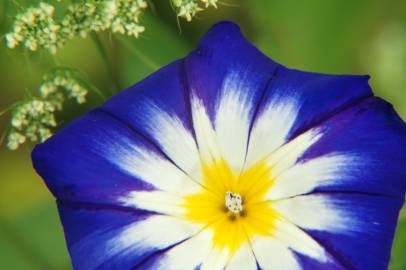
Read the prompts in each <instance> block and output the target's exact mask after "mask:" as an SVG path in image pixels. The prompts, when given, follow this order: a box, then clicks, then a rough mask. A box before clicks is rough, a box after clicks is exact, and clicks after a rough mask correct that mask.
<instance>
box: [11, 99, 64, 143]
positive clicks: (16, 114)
mask: <svg viewBox="0 0 406 270" xmlns="http://www.w3.org/2000/svg"><path fill="white" fill-rule="evenodd" d="M55 110H56V108H55V106H54V105H53V104H52V103H51V102H49V101H46V100H41V99H37V98H32V99H29V100H26V101H24V102H22V103H21V104H19V105H18V106H16V108H15V109H14V110H13V112H12V116H11V128H10V132H9V134H8V136H7V147H8V148H9V149H10V150H16V149H17V148H18V147H19V146H20V145H21V144H23V143H25V142H26V141H27V138H28V139H29V140H30V141H31V142H36V141H41V142H43V141H45V140H46V139H48V138H49V137H50V136H51V135H52V133H51V130H50V128H52V127H55V126H56V121H55V117H54V112H55Z"/></svg>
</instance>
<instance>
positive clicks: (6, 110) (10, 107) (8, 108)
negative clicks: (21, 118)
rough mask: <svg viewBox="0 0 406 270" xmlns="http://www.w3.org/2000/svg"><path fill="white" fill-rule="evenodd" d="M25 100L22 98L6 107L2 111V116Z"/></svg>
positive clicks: (0, 112) (0, 114)
mask: <svg viewBox="0 0 406 270" xmlns="http://www.w3.org/2000/svg"><path fill="white" fill-rule="evenodd" d="M24 101H25V100H20V101H17V102H14V103H13V104H11V105H10V106H8V107H7V108H5V109H4V110H2V111H0V116H3V114H5V113H7V112H8V111H11V110H12V109H14V108H15V107H17V106H18V105H20V104H21V103H23V102H24Z"/></svg>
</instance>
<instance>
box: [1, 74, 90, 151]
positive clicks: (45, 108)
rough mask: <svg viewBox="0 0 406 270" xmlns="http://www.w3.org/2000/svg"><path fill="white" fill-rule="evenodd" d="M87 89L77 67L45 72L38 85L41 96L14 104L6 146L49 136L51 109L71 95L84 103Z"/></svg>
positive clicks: (16, 146)
mask: <svg viewBox="0 0 406 270" xmlns="http://www.w3.org/2000/svg"><path fill="white" fill-rule="evenodd" d="M87 93H88V85H87V84H86V83H85V81H84V80H83V79H82V78H81V76H80V74H79V72H77V71H76V70H73V69H68V68H59V69H55V70H53V71H51V72H50V73H48V74H46V75H45V76H44V78H43V81H42V83H41V86H40V97H38V98H30V99H29V100H27V101H23V102H22V103H20V104H18V105H17V106H16V107H15V108H14V110H13V112H12V115H11V129H10V132H9V134H8V137H7V147H8V148H9V149H11V150H16V149H17V148H18V147H19V146H20V145H21V144H23V143H25V142H27V141H28V140H29V141H31V142H37V141H40V142H43V141H45V140H46V139H48V138H49V137H50V136H51V135H52V131H51V129H52V128H54V127H55V126H56V121H55V115H54V113H55V112H56V111H60V110H62V108H63V102H64V101H65V100H66V99H68V98H70V99H74V100H76V102H77V103H79V104H81V103H84V102H85V101H86V95H87Z"/></svg>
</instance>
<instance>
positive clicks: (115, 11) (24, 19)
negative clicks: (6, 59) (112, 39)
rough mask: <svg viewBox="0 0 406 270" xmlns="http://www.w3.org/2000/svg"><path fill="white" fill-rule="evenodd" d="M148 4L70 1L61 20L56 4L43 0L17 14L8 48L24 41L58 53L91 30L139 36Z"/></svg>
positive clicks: (121, 0)
mask: <svg viewBox="0 0 406 270" xmlns="http://www.w3.org/2000/svg"><path fill="white" fill-rule="evenodd" d="M146 8H147V2H145V1H144V0H87V1H78V2H75V3H73V4H71V5H70V6H69V7H68V8H67V10H66V12H65V14H64V16H63V18H62V20H61V22H58V21H57V20H56V19H55V8H54V7H53V6H52V5H50V4H47V3H44V2H40V4H39V6H38V7H35V8H29V9H27V10H26V11H25V12H24V13H21V14H18V15H17V16H16V18H15V21H14V27H13V31H12V32H10V33H8V34H7V35H6V41H7V45H8V47H9V48H16V47H17V46H18V45H20V44H24V46H26V47H27V48H28V49H30V50H32V51H35V50H37V49H38V48H40V47H42V48H45V49H47V50H49V52H50V53H52V54H54V53H56V51H57V49H58V48H61V47H62V46H63V45H64V44H65V43H66V42H67V41H68V40H69V39H72V38H73V37H75V36H81V37H86V36H87V35H88V34H89V33H91V32H98V31H104V30H107V29H110V28H111V30H112V31H113V32H118V33H121V34H124V35H129V36H135V37H138V36H139V34H140V33H142V32H143V31H144V30H145V28H144V26H142V25H140V24H139V17H140V15H141V13H142V12H143V11H144V10H145V9H146Z"/></svg>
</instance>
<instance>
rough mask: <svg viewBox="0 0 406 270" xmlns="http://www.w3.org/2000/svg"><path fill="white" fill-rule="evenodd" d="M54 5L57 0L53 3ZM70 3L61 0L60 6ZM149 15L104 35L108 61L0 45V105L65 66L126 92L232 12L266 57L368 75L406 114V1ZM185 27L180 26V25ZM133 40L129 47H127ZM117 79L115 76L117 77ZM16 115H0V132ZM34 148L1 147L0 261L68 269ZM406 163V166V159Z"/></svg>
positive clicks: (65, 116)
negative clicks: (127, 34)
mask: <svg viewBox="0 0 406 270" xmlns="http://www.w3.org/2000/svg"><path fill="white" fill-rule="evenodd" d="M35 2H37V1H27V0H13V1H8V0H1V1H0V23H1V25H0V29H1V31H2V35H3V34H4V33H5V32H7V31H9V30H10V24H11V22H12V17H13V16H14V15H15V14H16V12H17V10H18V5H30V3H32V4H34V3H35ZM49 2H52V1H49ZM64 2H69V1H61V2H60V3H58V5H59V6H60V7H63V5H64ZM151 2H152V3H153V4H154V8H153V9H150V10H149V11H148V12H147V13H146V14H145V15H144V16H143V17H142V22H143V24H144V25H145V26H146V32H145V33H144V34H143V35H142V37H141V38H139V39H131V38H127V39H126V40H127V41H129V42H131V43H132V44H131V46H124V43H123V42H122V41H121V42H120V41H119V40H118V39H117V37H116V36H115V35H112V34H111V33H103V34H102V35H101V38H102V40H103V43H104V45H105V46H106V47H107V48H108V57H109V59H110V62H111V64H110V68H109V69H108V68H106V66H105V64H104V62H103V59H102V57H101V56H100V54H98V51H97V49H96V46H95V44H94V43H93V42H92V40H91V39H80V38H78V39H74V40H72V41H71V42H69V43H68V45H67V46H66V47H64V48H63V49H61V50H60V51H59V52H58V54H57V55H56V56H55V57H51V56H50V55H49V54H48V53H46V52H43V51H42V52H36V53H30V52H27V51H25V50H20V49H19V50H10V49H7V48H6V46H5V44H4V40H2V41H1V43H0V111H1V110H2V109H4V108H6V107H7V106H9V105H10V104H11V103H13V102H14V101H16V100H19V99H21V98H22V97H23V96H24V95H25V94H26V93H27V92H28V93H30V92H31V93H37V91H38V85H39V83H40V80H41V76H42V75H43V74H44V73H45V72H46V71H47V70H49V69H50V68H51V67H53V66H55V63H58V64H59V65H62V66H70V67H76V68H79V69H80V70H82V71H83V72H84V73H85V74H86V75H87V77H88V78H89V80H90V81H91V82H92V83H94V84H95V85H96V86H97V87H98V88H99V89H101V90H102V91H103V92H104V93H106V94H112V93H114V92H116V91H118V90H120V89H123V88H125V87H127V86H130V85H131V84H134V83H135V82H137V81H139V80H140V79H142V78H144V77H145V76H147V75H148V74H149V73H151V72H153V70H154V69H156V68H157V67H160V66H163V65H165V64H167V63H169V62H170V61H172V60H175V59H177V58H180V57H183V56H185V55H186V54H187V52H188V51H189V50H191V49H192V48H193V47H194V46H195V45H196V43H197V41H198V39H199V37H200V36H201V35H202V34H203V33H204V32H205V31H206V30H207V29H208V28H209V27H210V25H212V24H213V23H214V22H217V21H219V20H223V19H231V20H234V21H236V22H237V23H238V24H240V26H241V28H242V31H243V33H244V34H245V35H246V36H247V37H248V39H250V40H251V41H252V42H253V43H254V44H255V45H256V46H258V47H259V48H260V49H261V50H262V51H263V52H265V53H266V54H267V55H268V56H270V57H272V58H273V59H275V60H276V61H278V62H280V63H283V64H285V65H287V66H289V67H294V68H297V69H302V70H307V71H317V72H323V73H355V74H370V75H371V76H372V78H371V81H370V83H371V85H372V87H373V88H374V91H375V93H376V94H377V95H378V96H381V97H383V98H385V99H387V100H389V101H390V102H391V103H392V104H394V106H395V108H396V109H397V111H398V112H399V114H400V115H401V116H402V117H403V119H406V1H403V0H399V1H396V0H387V1H381V0H357V1H342V0H330V1H324V0H318V1H317V0H307V1H295V0H249V1H248V0H240V1H237V0H235V1H232V0H223V2H224V4H220V6H219V8H218V9H209V10H207V11H205V12H202V13H201V14H199V16H198V17H197V18H195V19H194V20H193V21H192V22H191V23H186V22H185V21H184V20H181V22H180V28H179V26H178V24H177V20H176V17H175V13H174V11H173V10H172V9H171V6H170V4H169V1H167V0H155V1H151ZM180 29H181V31H180ZM127 45H128V44H127ZM115 82H117V83H115ZM100 102H101V100H100V99H98V98H97V96H92V95H90V96H89V101H88V102H87V103H86V104H85V105H84V106H78V105H75V104H68V106H67V107H66V108H65V110H64V111H63V113H60V114H58V122H59V123H60V125H63V124H65V123H68V122H69V121H71V120H72V119H74V118H76V117H78V116H79V115H80V114H82V113H84V112H85V111H87V110H89V109H90V108H92V107H94V106H96V105H97V104H99V103H100ZM8 119H9V115H7V114H6V115H3V116H2V117H1V118H0V132H1V133H3V132H4V131H5V130H6V129H7V127H8ZM31 147H32V146H29V145H27V146H24V147H21V148H20V149H19V150H18V151H14V152H12V151H8V150H7V149H6V148H5V146H4V144H3V145H2V146H1V150H0V268H1V269H21V270H25V269H27V270H28V269H51V270H53V269H70V263H69V258H68V255H67V250H66V247H65V244H64V239H63V233H62V228H61V226H60V224H59V220H58V215H57V210H56V207H55V204H54V200H53V198H52V196H51V195H50V193H49V192H48V190H47V189H46V187H45V185H44V184H43V183H42V181H41V179H40V178H39V177H38V176H37V175H36V174H35V173H34V171H33V169H32V167H31V162H30V150H31ZM405 169H406V164H405ZM405 254H406V211H402V212H401V215H400V221H399V227H398V231H397V234H396V238H395V243H394V249H393V258H392V262H391V269H393V270H396V269H397V270H404V269H406V256H405Z"/></svg>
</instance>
